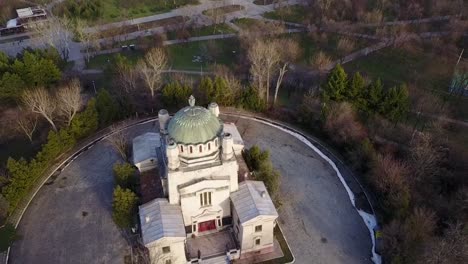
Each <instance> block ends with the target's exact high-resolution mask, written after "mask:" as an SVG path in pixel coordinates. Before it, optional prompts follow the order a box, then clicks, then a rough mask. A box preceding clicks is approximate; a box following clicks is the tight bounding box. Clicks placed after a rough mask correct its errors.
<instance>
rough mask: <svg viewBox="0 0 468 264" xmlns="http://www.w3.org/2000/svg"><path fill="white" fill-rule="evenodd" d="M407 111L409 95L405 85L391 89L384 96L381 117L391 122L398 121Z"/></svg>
mask: <svg viewBox="0 0 468 264" xmlns="http://www.w3.org/2000/svg"><path fill="white" fill-rule="evenodd" d="M408 110H409V93H408V89H407V88H406V85H404V84H403V85H400V86H398V87H396V86H395V87H392V88H391V89H390V90H388V92H387V94H386V95H385V99H384V102H383V115H384V116H385V117H386V118H388V119H389V120H391V121H393V122H398V121H400V120H401V119H402V118H403V117H404V116H405V115H406V113H407V112H408Z"/></svg>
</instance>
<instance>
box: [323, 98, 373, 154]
mask: <svg viewBox="0 0 468 264" xmlns="http://www.w3.org/2000/svg"><path fill="white" fill-rule="evenodd" d="M324 129H325V131H326V132H327V134H328V136H329V137H330V138H331V139H332V140H333V141H334V142H336V143H339V144H347V145H353V144H356V143H358V142H361V141H362V140H363V139H365V138H366V137H367V131H366V129H365V127H364V126H363V125H362V124H361V123H360V122H359V121H358V118H357V115H356V113H355V111H354V110H353V108H352V107H351V105H350V104H349V103H339V104H337V103H331V106H330V107H329V110H328V113H327V115H326V119H325V125H324Z"/></svg>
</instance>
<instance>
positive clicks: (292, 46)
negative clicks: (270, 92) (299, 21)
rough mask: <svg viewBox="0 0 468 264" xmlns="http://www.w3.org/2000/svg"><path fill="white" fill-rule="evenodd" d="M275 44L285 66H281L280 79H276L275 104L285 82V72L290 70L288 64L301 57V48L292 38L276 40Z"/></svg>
mask: <svg viewBox="0 0 468 264" xmlns="http://www.w3.org/2000/svg"><path fill="white" fill-rule="evenodd" d="M274 44H275V45H274V46H275V47H276V50H277V51H278V52H279V54H280V60H281V62H282V64H283V66H281V67H280V68H279V72H278V79H277V80H276V87H275V96H274V99H273V104H276V98H277V97H278V91H279V88H280V87H281V83H282V82H283V77H284V74H285V73H286V72H287V71H288V70H287V68H288V65H289V63H290V62H291V61H294V60H296V59H297V58H298V57H299V55H300V54H301V52H300V50H301V49H300V47H299V45H298V43H297V42H296V41H294V40H291V39H284V40H276V41H275V43H274Z"/></svg>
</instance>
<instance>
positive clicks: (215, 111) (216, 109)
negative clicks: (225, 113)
mask: <svg viewBox="0 0 468 264" xmlns="http://www.w3.org/2000/svg"><path fill="white" fill-rule="evenodd" d="M208 110H209V111H210V112H211V113H212V114H213V115H215V116H216V117H218V116H219V107H218V104H217V103H210V104H209V105H208Z"/></svg>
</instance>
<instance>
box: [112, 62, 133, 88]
mask: <svg viewBox="0 0 468 264" xmlns="http://www.w3.org/2000/svg"><path fill="white" fill-rule="evenodd" d="M116 68H117V69H116V72H117V81H118V83H119V84H120V86H121V87H122V88H123V89H124V91H125V92H126V93H130V92H132V91H134V90H135V89H136V84H137V80H138V72H137V71H136V69H134V68H132V66H130V65H126V64H121V65H117V67H116Z"/></svg>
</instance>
